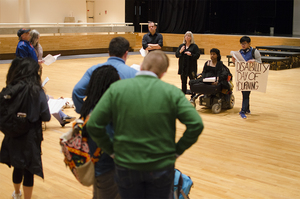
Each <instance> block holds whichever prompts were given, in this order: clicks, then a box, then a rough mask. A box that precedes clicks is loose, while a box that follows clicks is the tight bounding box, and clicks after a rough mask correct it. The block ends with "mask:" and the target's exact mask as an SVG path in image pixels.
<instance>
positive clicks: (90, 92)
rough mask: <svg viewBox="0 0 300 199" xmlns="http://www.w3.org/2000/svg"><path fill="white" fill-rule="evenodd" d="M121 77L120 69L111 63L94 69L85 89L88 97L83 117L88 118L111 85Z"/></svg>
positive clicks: (82, 110) (82, 112) (83, 109)
mask: <svg viewBox="0 0 300 199" xmlns="http://www.w3.org/2000/svg"><path fill="white" fill-rule="evenodd" d="M119 79H120V77H119V74H118V71H117V70H116V69H115V68H114V67H113V66H111V65H104V66H101V67H99V68H97V69H96V70H94V72H93V73H92V76H91V79H90V82H89V84H88V86H87V89H86V91H85V95H86V96H87V97H86V99H85V101H84V103H83V105H82V108H81V111H80V114H81V117H83V118H86V117H87V116H88V115H89V113H90V112H91V110H92V109H93V108H94V107H95V106H96V104H97V103H98V101H99V100H100V98H101V97H102V95H103V94H104V92H105V91H106V90H107V89H108V88H109V86H110V85H111V84H112V83H113V82H115V81H117V80H119Z"/></svg>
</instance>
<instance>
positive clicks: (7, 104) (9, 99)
mask: <svg viewBox="0 0 300 199" xmlns="http://www.w3.org/2000/svg"><path fill="white" fill-rule="evenodd" d="M28 102H29V88H28V86H27V85H26V83H25V82H23V81H19V82H18V83H16V84H14V85H8V86H7V87H5V88H3V89H2V91H1V93H0V130H1V131H2V132H3V133H4V134H5V135H6V136H11V137H18V136H21V135H23V134H25V133H27V132H28V131H29V121H28V118H27V115H28Z"/></svg>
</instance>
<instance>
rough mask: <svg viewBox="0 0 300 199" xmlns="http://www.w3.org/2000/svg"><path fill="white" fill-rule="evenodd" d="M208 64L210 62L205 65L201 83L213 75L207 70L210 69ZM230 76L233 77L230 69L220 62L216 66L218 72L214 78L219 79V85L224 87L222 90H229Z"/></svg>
mask: <svg viewBox="0 0 300 199" xmlns="http://www.w3.org/2000/svg"><path fill="white" fill-rule="evenodd" d="M207 64H208V61H207V62H205V64H204V67H203V71H202V77H201V81H202V80H203V78H206V77H212V75H211V74H209V73H208V71H207V68H208V66H207ZM228 75H229V76H231V77H232V75H231V73H230V71H229V69H228V68H227V67H226V66H225V65H224V64H223V62H222V61H218V62H217V65H216V72H215V74H214V75H213V77H217V78H219V83H220V84H221V85H222V88H224V89H229V85H228V82H227V78H228Z"/></svg>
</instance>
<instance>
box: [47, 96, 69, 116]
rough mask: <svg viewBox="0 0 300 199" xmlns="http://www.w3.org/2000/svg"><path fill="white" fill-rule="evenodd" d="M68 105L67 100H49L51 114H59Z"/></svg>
mask: <svg viewBox="0 0 300 199" xmlns="http://www.w3.org/2000/svg"><path fill="white" fill-rule="evenodd" d="M65 104H66V100H65V99H49V100H48V106H49V111H50V114H53V113H58V111H59V110H61V108H62V107H63V106H64V105H65Z"/></svg>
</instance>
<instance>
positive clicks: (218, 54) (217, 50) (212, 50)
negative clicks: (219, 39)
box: [210, 48, 221, 61]
mask: <svg viewBox="0 0 300 199" xmlns="http://www.w3.org/2000/svg"><path fill="white" fill-rule="evenodd" d="M210 53H216V54H217V60H218V61H221V54H220V50H219V49H217V48H212V49H211V50H210Z"/></svg>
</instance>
